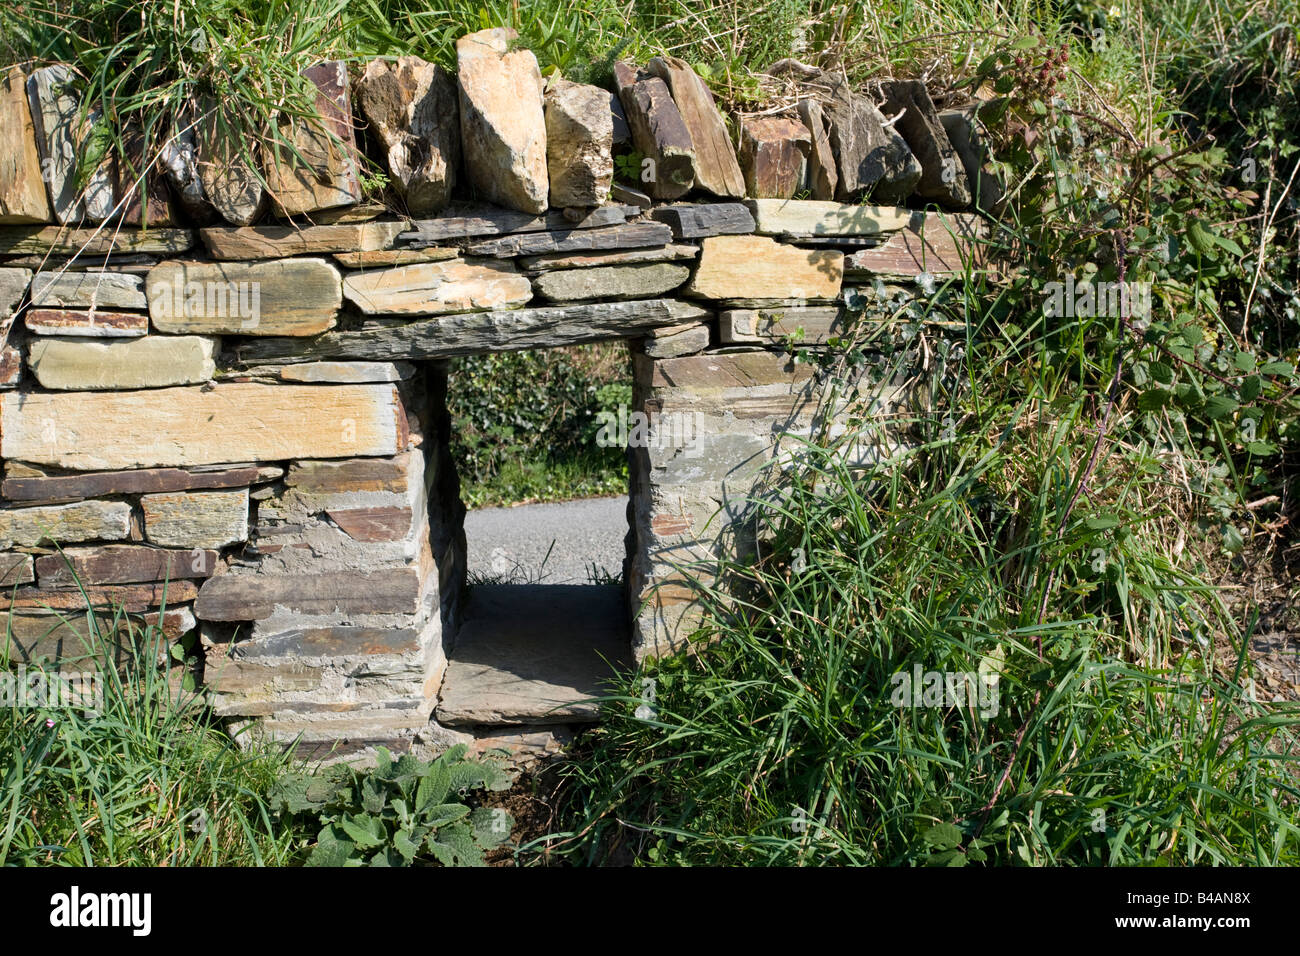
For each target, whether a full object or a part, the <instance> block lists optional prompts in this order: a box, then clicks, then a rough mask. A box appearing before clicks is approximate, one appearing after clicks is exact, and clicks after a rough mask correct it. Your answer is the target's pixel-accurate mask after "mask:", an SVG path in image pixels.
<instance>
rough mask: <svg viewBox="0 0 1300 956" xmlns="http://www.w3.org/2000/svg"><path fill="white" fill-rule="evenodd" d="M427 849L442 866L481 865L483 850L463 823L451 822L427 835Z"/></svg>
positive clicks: (482, 863)
mask: <svg viewBox="0 0 1300 956" xmlns="http://www.w3.org/2000/svg"><path fill="white" fill-rule="evenodd" d="M429 850H430V851H431V852H432V853H433V855H434V856H435V857H436V858H437V859H438V861H439V862H440V863H442V864H443V865H444V866H483V865H484V862H485V861H484V859H483V851H482V850H480V849H479V848H478V845H477V844H476V843H475V842H474V834H473V832H472V831H471V830H470V828H469V827H468V826H466V825H465V824H464V823H453V824H452V825H451V826H449V827H444V828H443V829H441V830H439V831H438V832H437V833H434V834H432V835H431V836H430V837H429Z"/></svg>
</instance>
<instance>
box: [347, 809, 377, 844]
mask: <svg viewBox="0 0 1300 956" xmlns="http://www.w3.org/2000/svg"><path fill="white" fill-rule="evenodd" d="M338 825H339V826H340V827H342V829H343V832H344V833H346V834H347V835H348V836H349V837H351V838H352V841H353V842H354V843H356V845H357V846H358V847H360V848H361V849H370V848H371V847H376V846H379V845H380V844H382V843H383V842H384V836H385V834H384V824H383V822H382V821H380V820H379V819H377V818H375V817H372V816H367V815H365V814H350V813H349V814H344V815H343V817H342V819H340V820H339V823H338Z"/></svg>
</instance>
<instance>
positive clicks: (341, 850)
mask: <svg viewBox="0 0 1300 956" xmlns="http://www.w3.org/2000/svg"><path fill="white" fill-rule="evenodd" d="M356 849H357V848H356V845H355V844H354V843H352V841H351V840H341V839H339V838H338V837H337V836H336V835H335V832H334V830H333V828H332V827H327V828H326V829H325V830H323V831H321V835H320V839H319V840H318V841H317V842H316V845H315V846H314V847H312V850H311V855H310V856H309V857H307V865H308V866H360V865H361V858H360V857H359V856H358V855H357V852H356Z"/></svg>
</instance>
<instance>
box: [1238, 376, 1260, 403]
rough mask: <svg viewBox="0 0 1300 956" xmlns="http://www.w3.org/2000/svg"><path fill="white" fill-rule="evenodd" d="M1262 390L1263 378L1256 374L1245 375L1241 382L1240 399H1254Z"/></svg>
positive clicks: (1246, 400)
mask: <svg viewBox="0 0 1300 956" xmlns="http://www.w3.org/2000/svg"><path fill="white" fill-rule="evenodd" d="M1263 390H1264V380H1263V379H1262V378H1260V377H1259V376H1258V375H1247V376H1246V378H1245V380H1244V381H1242V383H1241V400H1242V401H1243V402H1250V401H1254V400H1255V399H1256V398H1258V397H1259V393H1260V392H1261V391H1263Z"/></svg>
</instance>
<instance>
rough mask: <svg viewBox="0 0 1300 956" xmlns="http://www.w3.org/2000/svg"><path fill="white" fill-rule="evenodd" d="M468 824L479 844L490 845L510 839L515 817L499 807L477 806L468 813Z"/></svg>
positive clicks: (496, 844)
mask: <svg viewBox="0 0 1300 956" xmlns="http://www.w3.org/2000/svg"><path fill="white" fill-rule="evenodd" d="M469 825H470V826H471V827H473V829H474V838H475V839H476V840H478V842H479V845H480V846H485V847H492V846H498V845H500V844H502V843H505V842H506V840H508V839H510V831H511V830H512V829H514V825H515V818H514V817H512V816H511V815H510V814H509V813H508V812H506V811H505V810H503V809H502V808H501V807H479V808H478V809H477V810H475V811H474V812H473V813H471V814H470V815H469Z"/></svg>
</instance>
